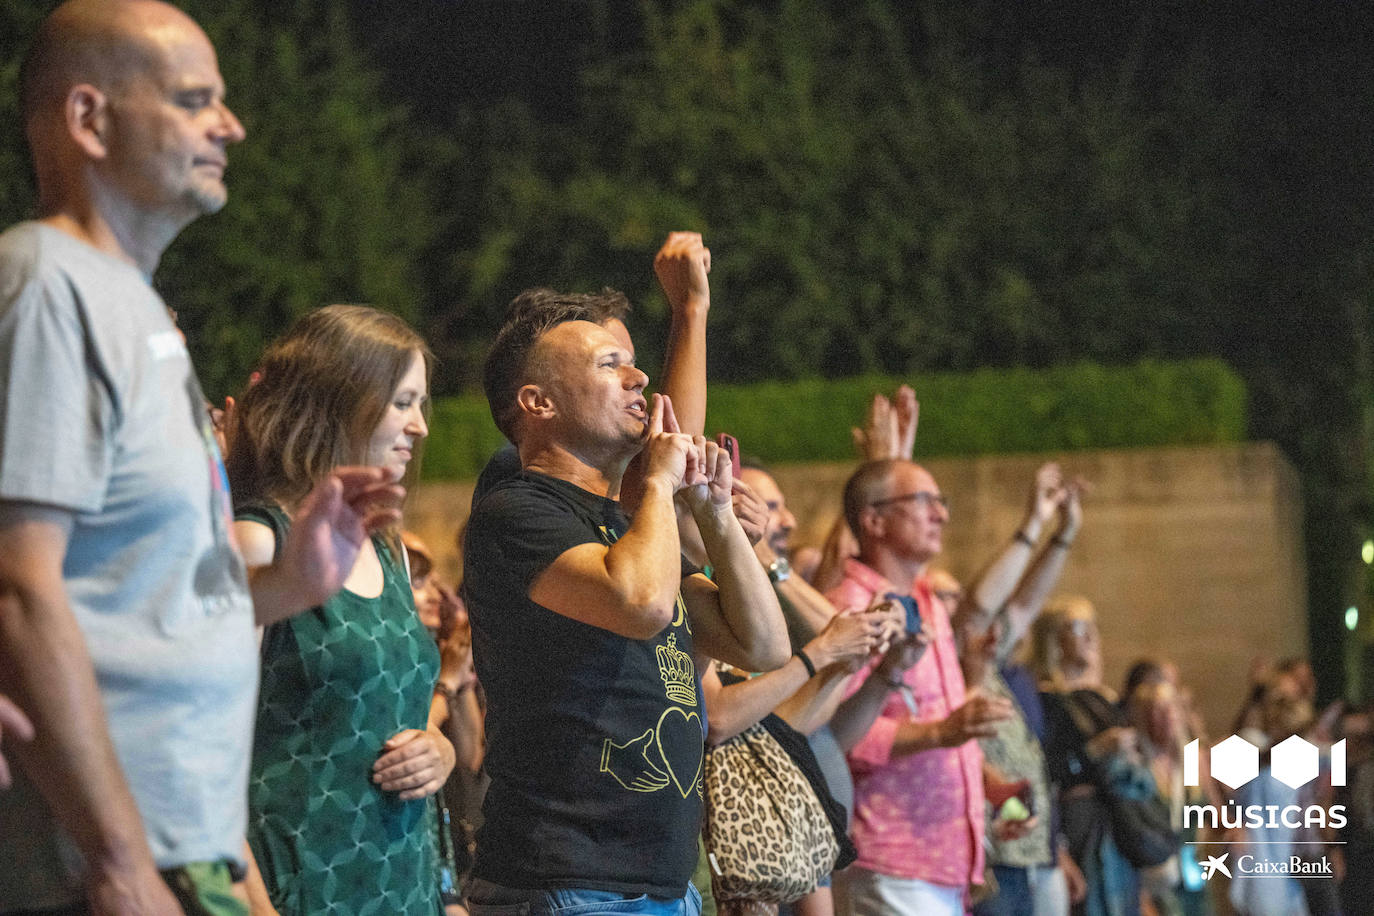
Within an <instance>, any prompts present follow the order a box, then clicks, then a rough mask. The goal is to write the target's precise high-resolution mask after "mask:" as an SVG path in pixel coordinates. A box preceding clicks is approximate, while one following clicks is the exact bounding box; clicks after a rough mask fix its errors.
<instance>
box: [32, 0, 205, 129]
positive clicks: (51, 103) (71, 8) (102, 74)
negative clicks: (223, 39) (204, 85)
mask: <svg viewBox="0 0 1374 916" xmlns="http://www.w3.org/2000/svg"><path fill="white" fill-rule="evenodd" d="M188 27H189V28H190V29H193V30H195V31H196V32H200V26H198V25H196V23H195V21H194V20H193V19H191V17H189V16H187V15H186V14H185V13H183V12H182V11H181V10H179V9H177V8H176V7H174V6H172V5H170V4H167V3H162V2H160V0H68V2H66V3H63V4H62V5H61V6H59V7H58V8H57V9H55V10H53V12H52V13H51V14H50V15H49V16H48V18H47V19H45V20H44V21H43V24H42V26H40V28H39V31H38V35H37V36H36V37H35V38H34V42H33V45H32V46H31V47H30V48H29V52H28V54H27V55H25V57H24V61H23V63H22V64H21V65H20V68H19V100H20V106H21V109H20V110H21V113H22V114H23V118H24V125H25V128H26V129H27V130H28V131H29V136H30V142H31V143H32V141H33V133H32V127H33V124H34V122H35V120H36V119H38V118H39V117H40V116H41V115H43V114H49V113H53V112H57V111H60V110H61V107H62V104H63V102H64V99H65V98H66V95H67V92H68V91H69V90H70V89H71V88H72V87H73V86H77V85H80V84H82V83H89V84H90V85H92V86H95V87H96V88H97V89H100V90H102V91H104V92H118V91H119V90H121V89H123V88H124V87H126V86H127V85H128V84H129V83H130V82H131V81H132V80H134V79H136V78H138V77H139V76H142V75H145V74H147V73H149V72H150V71H152V70H154V69H155V68H157V67H159V66H161V65H162V57H161V56H160V53H159V46H158V42H157V38H158V36H159V34H160V33H162V32H163V31H164V30H167V29H177V30H185V29H187V28H188Z"/></svg>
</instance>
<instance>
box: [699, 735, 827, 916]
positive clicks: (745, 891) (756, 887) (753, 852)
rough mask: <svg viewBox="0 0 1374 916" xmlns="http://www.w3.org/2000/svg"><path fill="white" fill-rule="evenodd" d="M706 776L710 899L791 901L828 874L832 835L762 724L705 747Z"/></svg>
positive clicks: (807, 788)
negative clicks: (713, 745) (712, 895)
mask: <svg viewBox="0 0 1374 916" xmlns="http://www.w3.org/2000/svg"><path fill="white" fill-rule="evenodd" d="M705 776H706V779H705V783H706V806H705V816H706V823H705V828H704V833H705V842H706V852H707V857H708V861H709V862H710V864H711V875H712V878H711V884H712V887H713V889H714V892H715V896H716V897H717V899H720V900H745V899H748V900H761V901H775V902H778V903H790V902H792V901H794V900H797V899H798V898H800V897H803V896H805V895H806V894H809V893H811V892H812V891H814V890H815V889H816V886H817V885H818V884H819V882H820V881H821V879H822V878H824V877H825V876H826V875H828V874H830V871H831V869H833V868H834V866H835V859H836V856H837V855H838V853H839V843H838V842H837V841H836V839H835V831H834V829H833V828H832V827H831V824H830V820H829V819H828V817H827V816H826V813H825V809H824V808H823V807H822V805H821V802H820V800H819V799H818V798H817V797H816V792H815V790H814V789H812V787H811V783H810V782H809V781H808V780H807V778H806V776H805V774H803V773H802V771H801V770H800V769H799V768H798V767H797V764H796V763H794V762H793V760H792V758H791V757H790V756H788V754H787V751H785V750H784V749H783V747H782V745H781V744H779V743H778V741H777V739H776V738H774V737H773V736H772V735H771V734H769V733H768V730H767V729H766V728H764V726H763V725H762V724H759V723H755V724H754V725H751V726H750V727H749V728H747V729H745V730H744V731H743V732H740V733H739V734H738V735H736V736H735V737H733V738H730V739H729V740H727V741H723V742H722V743H720V744H718V745H716V746H715V747H711V748H707V751H706V760H705Z"/></svg>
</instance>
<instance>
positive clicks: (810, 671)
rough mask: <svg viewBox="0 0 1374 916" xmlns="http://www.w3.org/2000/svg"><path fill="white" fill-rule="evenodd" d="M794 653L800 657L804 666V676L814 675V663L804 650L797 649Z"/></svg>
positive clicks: (810, 676)
mask: <svg viewBox="0 0 1374 916" xmlns="http://www.w3.org/2000/svg"><path fill="white" fill-rule="evenodd" d="M796 655H797V658H799V659H801V663H802V664H803V665H805V666H806V676H807V677H808V678H812V677H815V676H816V665H815V663H814V662H812V661H811V657H810V656H808V655H807V654H806V650H804V649H798V650H797V652H796Z"/></svg>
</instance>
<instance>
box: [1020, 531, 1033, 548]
mask: <svg viewBox="0 0 1374 916" xmlns="http://www.w3.org/2000/svg"><path fill="white" fill-rule="evenodd" d="M1016 540H1018V541H1020V542H1021V543H1022V544H1025V545H1026V546H1027V547H1029V548H1030V549H1031V550H1034V549H1035V541H1033V540H1031V536H1030V535H1029V534H1026V532H1024V531H1022V530H1021V529H1020V528H1017V529H1016Z"/></svg>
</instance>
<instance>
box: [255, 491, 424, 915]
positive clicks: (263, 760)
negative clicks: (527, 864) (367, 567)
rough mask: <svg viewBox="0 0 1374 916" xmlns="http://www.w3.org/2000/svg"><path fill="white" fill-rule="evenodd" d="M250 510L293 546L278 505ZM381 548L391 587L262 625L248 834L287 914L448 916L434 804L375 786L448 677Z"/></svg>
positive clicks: (343, 595)
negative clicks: (392, 745) (385, 752)
mask: <svg viewBox="0 0 1374 916" xmlns="http://www.w3.org/2000/svg"><path fill="white" fill-rule="evenodd" d="M269 516H270V517H269ZM240 518H248V519H251V520H252V521H257V522H261V523H263V524H270V525H271V526H272V527H273V528H274V530H276V532H277V540H278V544H280V543H281V540H282V537H283V535H284V531H285V529H284V527H283V526H284V524H285V516H284V515H282V514H281V513H280V511H279V510H276V509H275V508H273V509H268V510H262V509H250V510H245V511H242V512H241V513H240ZM373 544H374V545H375V546H376V548H377V555H378V557H379V558H380V560H381V562H382V570H383V573H384V579H385V583H384V585H383V588H382V593H381V595H380V596H378V597H376V598H362V597H360V596H358V595H355V594H353V593H352V592H348V591H340V592H339V593H338V594H337V595H335V596H334V597H333V598H330V599H329V600H328V601H326V602H325V603H324V605H323V606H322V607H317V608H314V609H313V610H310V611H306V612H305V613H302V614H298V615H296V616H295V617H292V618H289V619H287V620H284V621H281V622H280V623H276V624H273V625H272V626H269V627H268V628H267V629H266V631H265V633H264V634H263V642H262V688H261V693H260V696H259V699H258V716H257V730H256V735H255V737H254V746H253V764H252V773H251V775H250V779H249V786H248V805H249V824H248V840H249V843H250V845H251V846H252V848H253V856H254V858H255V859H256V860H257V864H258V868H259V870H261V872H262V876H263V880H264V882H265V883H266V885H267V889H268V893H269V895H270V896H271V898H272V903H273V904H274V905H275V906H276V908H277V910H278V912H280V913H281V914H282V916H317V914H329V913H333V914H340V916H344V914H347V916H368V914H374V913H375V914H387V916H419V914H424V916H434V914H437V913H441V912H442V909H441V906H440V903H439V887H438V880H437V869H436V854H437V853H436V848H435V836H436V833H435V829H434V828H435V821H434V813H433V800H432V799H419V800H415V801H406V802H403V801H400V800H399V799H398V798H397V797H396V793H393V792H383V791H381V790H380V789H378V788H377V787H376V786H375V785H374V784H373V783H372V781H371V775H372V764H373V763H375V762H376V760H377V757H378V756H379V755H380V754H381V750H382V745H383V743H385V742H386V740H387V739H388V738H390V737H391V736H392V735H394V734H396V733H397V732H400V731H404V730H405V729H409V728H418V729H423V728H425V725H426V721H427V719H428V716H429V703H430V698H431V696H432V694H433V689H434V682H435V679H436V678H437V677H438V674H439V653H438V649H437V648H435V645H434V641H433V640H432V639H431V638H430V637H429V634H428V632H427V631H426V630H425V628H424V626H423V625H422V624H421V623H420V620H419V617H418V616H417V615H416V613H415V607H414V603H413V602H412V600H411V595H410V585H409V583H408V581H407V579H406V576H405V574H404V572H402V571H401V569H400V567H399V566H398V564H397V563H396V560H395V558H393V556H392V555H391V552H390V550H389V549H388V548H387V546H386V544H385V543H383V542H382V541H381V540H380V539H375V538H374V540H373Z"/></svg>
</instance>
